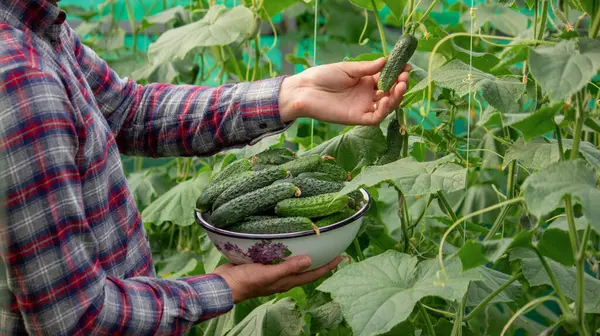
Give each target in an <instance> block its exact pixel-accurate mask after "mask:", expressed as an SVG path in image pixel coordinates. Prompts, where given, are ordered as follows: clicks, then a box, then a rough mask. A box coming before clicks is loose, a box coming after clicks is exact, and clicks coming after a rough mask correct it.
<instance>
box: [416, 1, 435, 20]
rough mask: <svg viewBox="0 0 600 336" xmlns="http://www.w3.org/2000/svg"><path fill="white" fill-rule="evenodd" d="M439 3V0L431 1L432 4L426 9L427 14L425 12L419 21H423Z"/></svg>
mask: <svg viewBox="0 0 600 336" xmlns="http://www.w3.org/2000/svg"><path fill="white" fill-rule="evenodd" d="M437 3H438V0H433V1H432V2H431V5H429V7H428V8H427V10H426V11H425V14H423V16H422V17H421V18H420V19H419V23H422V22H423V21H425V19H427V17H428V16H429V14H430V13H431V12H432V11H433V9H434V8H435V6H436V5H437Z"/></svg>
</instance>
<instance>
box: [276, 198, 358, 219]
mask: <svg viewBox="0 0 600 336" xmlns="http://www.w3.org/2000/svg"><path fill="white" fill-rule="evenodd" d="M336 197H337V193H329V194H321V195H317V196H311V197H306V198H288V199H285V200H282V201H280V202H279V203H277V206H275V213H276V214H278V215H279V216H282V217H308V218H315V217H324V216H328V215H331V214H333V213H336V212H338V211H340V210H342V209H343V208H345V207H346V206H348V201H349V200H350V198H349V197H348V196H347V195H341V196H340V197H339V198H336Z"/></svg>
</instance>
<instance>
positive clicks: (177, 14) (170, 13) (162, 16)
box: [139, 6, 190, 30]
mask: <svg viewBox="0 0 600 336" xmlns="http://www.w3.org/2000/svg"><path fill="white" fill-rule="evenodd" d="M175 20H181V21H184V22H187V21H189V20H190V12H188V11H186V10H185V8H183V6H175V7H173V8H169V9H167V10H165V11H162V12H160V13H157V14H154V15H151V16H146V17H144V18H143V19H142V25H141V26H140V27H139V29H140V30H144V29H147V28H149V27H152V26H154V25H157V24H163V25H164V24H167V23H169V22H171V21H175Z"/></svg>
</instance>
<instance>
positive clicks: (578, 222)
mask: <svg viewBox="0 0 600 336" xmlns="http://www.w3.org/2000/svg"><path fill="white" fill-rule="evenodd" d="M587 226H588V220H587V218H585V217H583V216H582V217H578V218H575V229H576V230H577V231H583V230H585V229H586V228H587ZM548 228H551V229H561V230H563V231H566V232H569V223H568V222H567V216H560V217H558V218H557V219H555V220H554V221H553V222H552V223H550V225H549V226H548Z"/></svg>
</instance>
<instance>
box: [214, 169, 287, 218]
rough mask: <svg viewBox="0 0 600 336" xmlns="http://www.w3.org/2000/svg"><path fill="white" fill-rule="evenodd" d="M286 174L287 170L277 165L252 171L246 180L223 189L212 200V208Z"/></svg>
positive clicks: (266, 184)
mask: <svg viewBox="0 0 600 336" xmlns="http://www.w3.org/2000/svg"><path fill="white" fill-rule="evenodd" d="M286 176H287V172H286V171H285V169H283V168H280V167H279V166H275V167H272V168H266V169H263V170H261V171H257V172H254V174H253V175H252V176H250V177H249V178H247V179H246V180H244V181H240V182H238V183H236V184H234V185H232V186H230V187H229V188H227V189H225V190H224V191H223V192H222V193H221V194H220V195H219V197H217V199H216V200H215V201H214V203H213V206H212V209H213V210H215V209H218V208H219V207H220V206H221V205H223V204H225V203H227V202H229V201H231V200H232V199H234V198H236V197H239V196H241V195H243V194H247V193H249V192H251V191H254V190H256V189H260V188H263V187H266V186H268V185H269V184H271V183H273V182H275V181H277V180H279V179H282V178H284V177H286Z"/></svg>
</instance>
